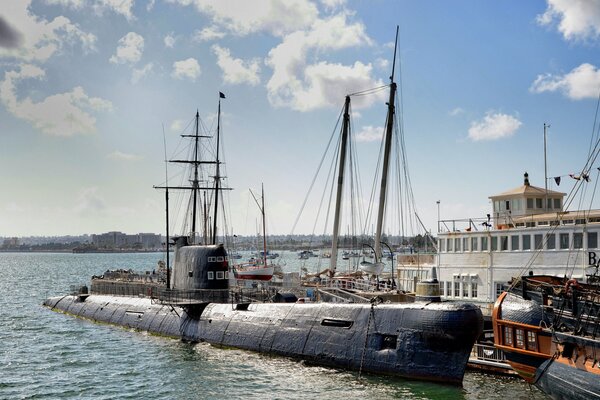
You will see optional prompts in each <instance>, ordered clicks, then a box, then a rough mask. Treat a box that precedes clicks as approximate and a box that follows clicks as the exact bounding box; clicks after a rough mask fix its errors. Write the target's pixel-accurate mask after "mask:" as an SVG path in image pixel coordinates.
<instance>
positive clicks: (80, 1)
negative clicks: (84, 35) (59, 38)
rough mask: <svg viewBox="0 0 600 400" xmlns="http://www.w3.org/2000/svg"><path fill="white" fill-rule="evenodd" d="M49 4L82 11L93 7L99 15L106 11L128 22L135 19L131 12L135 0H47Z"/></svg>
mask: <svg viewBox="0 0 600 400" xmlns="http://www.w3.org/2000/svg"><path fill="white" fill-rule="evenodd" d="M45 1H46V3H48V4H60V5H62V6H64V7H71V8H74V9H82V8H84V7H91V8H92V9H93V10H94V11H95V12H96V13H97V14H98V15H102V14H103V13H104V12H105V11H112V12H114V13H116V14H120V15H123V16H124V17H125V18H127V19H128V20H132V19H134V16H133V14H132V12H131V9H132V8H133V2H134V0H45Z"/></svg>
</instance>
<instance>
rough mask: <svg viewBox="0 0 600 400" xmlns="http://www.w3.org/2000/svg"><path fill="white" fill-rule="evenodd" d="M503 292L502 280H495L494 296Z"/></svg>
mask: <svg viewBox="0 0 600 400" xmlns="http://www.w3.org/2000/svg"><path fill="white" fill-rule="evenodd" d="M502 292H504V284H503V283H502V282H496V298H497V297H498V296H500V295H501V294H502Z"/></svg>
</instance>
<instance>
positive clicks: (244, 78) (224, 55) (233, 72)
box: [212, 45, 260, 86]
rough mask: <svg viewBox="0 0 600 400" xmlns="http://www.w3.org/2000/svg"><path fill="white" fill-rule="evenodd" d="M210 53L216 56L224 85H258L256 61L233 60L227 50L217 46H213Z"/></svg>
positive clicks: (257, 63) (258, 67) (257, 62)
mask: <svg viewBox="0 0 600 400" xmlns="http://www.w3.org/2000/svg"><path fill="white" fill-rule="evenodd" d="M212 51H213V52H214V53H215V54H216V56H217V65H218V66H219V67H220V68H221V71H223V81H224V82H225V83H231V84H238V83H248V84H250V85H252V86H256V85H258V84H259V83H260V77H259V75H258V74H259V72H260V66H259V60H258V59H253V60H249V61H244V60H242V59H239V58H233V57H231V52H230V51H229V49H227V48H223V47H220V46H218V45H213V46H212Z"/></svg>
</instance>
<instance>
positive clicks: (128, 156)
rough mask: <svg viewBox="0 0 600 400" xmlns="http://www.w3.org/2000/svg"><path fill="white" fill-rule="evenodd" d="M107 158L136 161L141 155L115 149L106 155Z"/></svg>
mask: <svg viewBox="0 0 600 400" xmlns="http://www.w3.org/2000/svg"><path fill="white" fill-rule="evenodd" d="M106 157H107V158H110V159H111V160H122V161H137V160H141V159H142V157H141V156H139V155H136V154H128V153H123V152H121V151H119V150H115V151H113V152H112V153H110V154H109V155H107V156H106Z"/></svg>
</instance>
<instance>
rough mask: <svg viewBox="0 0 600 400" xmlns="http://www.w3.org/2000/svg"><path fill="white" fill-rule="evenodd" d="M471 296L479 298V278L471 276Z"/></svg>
mask: <svg viewBox="0 0 600 400" xmlns="http://www.w3.org/2000/svg"><path fill="white" fill-rule="evenodd" d="M471 297H473V298H477V297H478V293H477V278H471Z"/></svg>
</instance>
